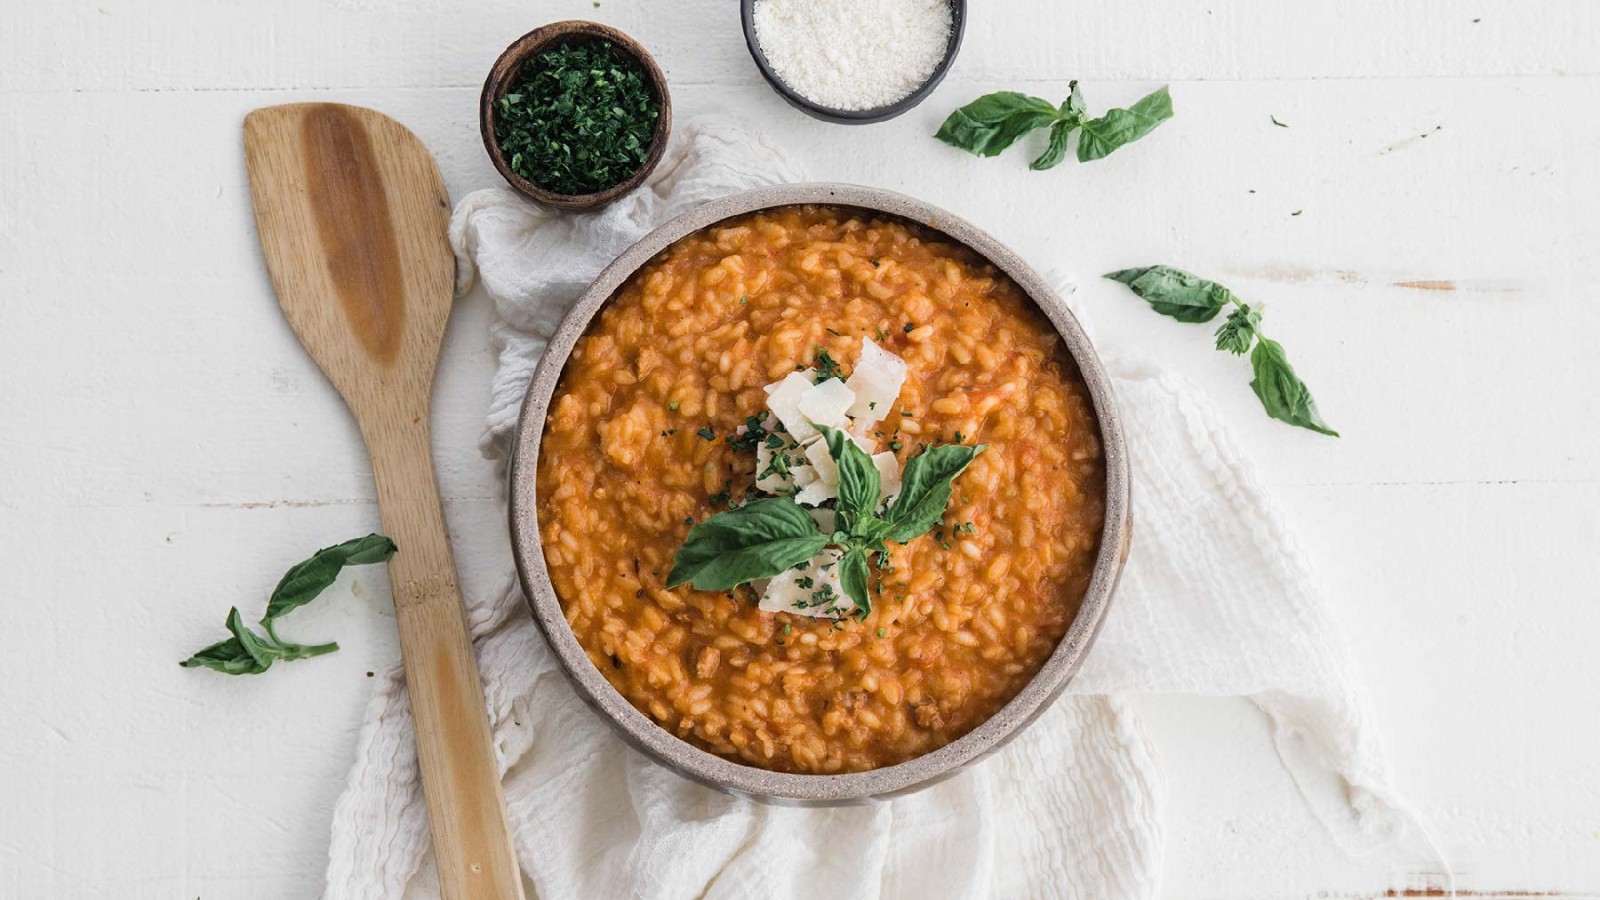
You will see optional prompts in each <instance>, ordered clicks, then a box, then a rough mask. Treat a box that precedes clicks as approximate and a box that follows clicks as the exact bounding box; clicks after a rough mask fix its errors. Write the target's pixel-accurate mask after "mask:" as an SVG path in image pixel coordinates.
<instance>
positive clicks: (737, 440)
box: [726, 416, 782, 450]
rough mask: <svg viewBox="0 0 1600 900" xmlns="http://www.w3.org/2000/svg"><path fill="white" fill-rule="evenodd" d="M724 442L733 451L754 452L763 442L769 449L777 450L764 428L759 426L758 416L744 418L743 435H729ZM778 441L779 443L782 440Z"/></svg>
mask: <svg viewBox="0 0 1600 900" xmlns="http://www.w3.org/2000/svg"><path fill="white" fill-rule="evenodd" d="M726 440H727V442H728V444H729V446H731V447H733V449H735V450H754V449H755V448H756V447H758V446H760V445H761V442H762V441H763V440H765V441H766V442H767V447H768V448H769V449H777V448H776V447H773V446H772V438H771V437H770V436H769V435H768V433H767V428H766V426H765V425H762V424H761V417H760V416H748V417H746V418H745V420H744V434H730V435H728V437H727V438H726ZM779 440H780V442H781V440H782V439H781V438H780V439H779Z"/></svg>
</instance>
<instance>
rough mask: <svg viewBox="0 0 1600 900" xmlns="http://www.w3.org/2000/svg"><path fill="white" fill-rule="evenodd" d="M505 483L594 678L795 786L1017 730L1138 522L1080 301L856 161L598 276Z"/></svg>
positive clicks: (1097, 614)
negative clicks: (854, 172)
mask: <svg viewBox="0 0 1600 900" xmlns="http://www.w3.org/2000/svg"><path fill="white" fill-rule="evenodd" d="M511 490H512V504H511V528H512V536H513V545H514V549H515V552H516V555H517V563H518V569H519V572H520V574H521V577H522V581H523V587H524V589H525V592H526V594H527V596H528V598H529V602H530V605H531V606H532V608H533V612H534V615H535V618H536V620H537V621H538V622H539V624H540V627H541V628H542V629H543V631H544V633H545V636H546V638H547V639H548V641H549V643H550V645H551V647H552V649H553V650H554V652H555V655H556V657H557V659H558V660H559V661H560V663H561V665H562V667H563V669H564V670H565V672H566V674H567V675H568V676H569V677H570V679H571V680H572V682H573V684H574V686H575V687H576V688H577V690H578V692H579V694H580V695H581V696H583V697H584V698H585V699H586V700H587V701H588V702H589V703H590V704H591V705H592V706H593V707H595V708H596V710H597V711H598V712H599V713H600V714H601V715H602V716H604V717H606V718H607V719H608V720H609V721H610V722H611V723H612V724H613V726H615V727H616V728H617V730H618V731H619V732H620V733H621V734H622V736H623V737H624V738H626V739H627V740H629V741H630V742H631V743H633V744H634V745H635V746H636V747H638V748H639V749H641V750H643V751H644V752H646V753H647V754H649V755H650V756H652V757H654V758H655V759H656V760H658V761H660V762H662V763H663V764H665V765H667V766H669V767H671V768H673V769H674V770H676V771H678V772H680V773H681V774H683V775H685V776H688V777H690V778H694V779H696V780H698V781H701V782H703V783H706V784H709V785H712V786H714V787H718V788H721V789H724V790H729V791H733V792H736V793H743V794H748V795H752V796H756V797H758V798H762V799H770V800H774V801H778V802H789V803H810V804H824V803H841V802H850V801H858V800H862V799H865V798H869V797H882V796H889V795H893V794H897V793H903V792H905V791H909V790H914V789H916V788H919V787H922V786H925V785H927V784H930V783H933V782H935V781H938V780H940V779H941V778H943V777H946V776H948V775H949V774H951V773H953V772H955V771H956V770H958V769H959V768H960V767H961V766H963V765H966V764H967V763H970V762H972V761H973V760H975V759H978V758H980V757H982V756H983V755H985V754H986V753H988V752H990V751H992V750H994V749H995V748H996V747H998V746H999V745H1000V744H1001V743H1003V742H1004V741H1005V740H1006V739H1008V738H1009V737H1011V736H1013V735H1014V734H1015V733H1016V732H1018V731H1020V730H1021V729H1022V728H1023V727H1025V726H1026V724H1027V723H1028V722H1029V721H1031V720H1032V719H1033V718H1034V717H1035V716H1037V715H1038V714H1039V713H1040V712H1042V711H1043V709H1044V708H1045V707H1046V706H1047V705H1048V704H1049V702H1050V701H1051V700H1052V699H1053V698H1054V697H1055V695H1056V694H1057V693H1059V691H1060V690H1061V688H1062V687H1063V686H1064V685H1065V684H1066V682H1067V681H1068V680H1069V679H1070V677H1071V676H1072V674H1073V673H1074V672H1075V671H1076V670H1077V668H1078V666H1079V665H1080V664H1081V661H1082V658H1083V655H1084V653H1085V652H1086V651H1087V650H1088V648H1089V645H1090V643H1091V642H1092V640H1093V637H1094V634H1095V632H1096V631H1097V629H1098V627H1099V624H1100V622H1101V620H1102V618H1103V616H1104V613H1105V610H1106V607H1107V604H1108V603H1109V600H1110V596H1111V592H1112V589H1113V587H1114V585H1115V581H1116V577H1117V574H1118V572H1119V570H1120V567H1121V562H1122V559H1123V558H1124V556H1125V554H1126V549H1127V542H1128V540H1129V534H1130V532H1129V522H1128V473H1127V457H1126V451H1125V448H1124V446H1123V443H1122V436H1121V432H1120V429H1119V427H1118V424H1117V417H1116V412H1115V409H1114V408H1113V404H1112V397H1111V394H1110V389H1109V385H1108V384H1107V381H1106V377H1105V375H1104V373H1103V372H1102V371H1101V369H1100V365H1099V362H1098V360H1097V359H1096V358H1095V356H1094V353H1093V350H1092V348H1091V347H1090V345H1089V343H1088V341H1087V339H1086V337H1085V336H1084V334H1083V332H1082V330H1081V329H1080V328H1079V326H1078V325H1077V323H1076V321H1075V320H1074V319H1073V318H1072V316H1071V314H1070V313H1069V312H1068V311H1067V309H1066V307H1065V305H1064V304H1063V303H1062V302H1061V300H1060V299H1059V298H1058V297H1057V296H1056V295H1055V294H1054V293H1053V292H1052V291H1051V290H1050V288H1049V286H1048V285H1046V284H1045V283H1044V282H1043V281H1042V280H1041V279H1040V278H1039V277H1038V276H1037V275H1036V274H1035V273H1033V271H1032V270H1031V269H1029V268H1027V267H1026V266H1025V265H1024V264H1023V263H1022V262H1021V261H1020V260H1019V259H1018V258H1017V257H1016V256H1015V255H1013V254H1012V253H1010V252H1009V251H1008V250H1006V249H1005V248H1004V247H1003V246H1001V245H1000V244H998V243H997V242H995V241H994V240H993V239H992V238H990V237H989V236H987V235H986V234H984V233H983V232H981V231H979V230H978V229H976V228H975V227H973V226H971V225H968V224H967V223H965V222H962V221H961V220H959V219H956V218H954V217H952V216H950V215H949V214H947V213H944V212H942V211H940V210H938V209H935V208H933V207H930V206H927V205H926V204H922V203H920V202H917V201H914V200H911V199H909V198H906V197H902V196H900V195H897V194H892V193H889V192H885V191H879V190H875V189H870V188H861V187H852V186H846V185H794V186H786V187H776V188H764V189H758V190H755V191H751V192H747V193H744V194H740V195H736V196H734V197H730V198H726V199H723V200H720V201H715V202H713V203H710V204H707V205H706V206H704V207H701V208H700V209H698V210H695V211H694V212H691V213H688V214H686V215H684V216H681V217H679V218H678V219H675V220H673V221H671V222H669V223H667V224H666V225H663V226H662V227H661V228H659V229H657V230H656V231H655V232H653V233H652V234H651V235H649V236H647V237H646V238H644V239H643V240H642V241H640V242H639V243H638V244H637V245H635V246H634V247H633V248H631V249H630V250H628V251H627V252H626V253H624V254H623V255H622V256H621V257H620V258H619V259H618V260H617V261H616V262H615V263H613V264H612V265H611V266H610V267H608V268H607V269H606V270H605V271H604V272H602V273H601V275H600V276H599V278H598V279H597V280H596V281H595V283H594V285H593V286H592V287H591V288H590V290H589V292H588V293H587V294H586V295H585V296H584V297H583V298H582V299H580V301H579V302H578V304H577V305H576V307H575V308H574V310H573V311H572V312H571V313H570V314H569V315H568V317H567V319H566V321H565V322H564V323H563V324H562V326H561V327H560V329H559V330H558V331H557V333H556V335H555V336H554V338H553V339H552V341H551V344H550V347H549V350H548V351H547V352H546V355H545V357H544V360H543V361H542V362H541V364H540V367H539V370H538V372H537V373H536V375H535V378H534V381H533V383H532V385H531V386H530V388H529V392H528V397H527V400H526V402H525V404H524V408H523V414H522V421H521V425H520V428H519V431H518V435H517V439H516V453H515V458H514V462H513V465H512V477H511Z"/></svg>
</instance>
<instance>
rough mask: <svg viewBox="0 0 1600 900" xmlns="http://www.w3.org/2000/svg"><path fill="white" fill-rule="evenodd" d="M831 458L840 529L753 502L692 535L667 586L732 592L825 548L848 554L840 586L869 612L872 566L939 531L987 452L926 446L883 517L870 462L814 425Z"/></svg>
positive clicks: (784, 507) (838, 435)
mask: <svg viewBox="0 0 1600 900" xmlns="http://www.w3.org/2000/svg"><path fill="white" fill-rule="evenodd" d="M817 428H818V430H820V431H821V432H822V439H823V440H824V441H826V442H827V445H828V455H829V456H831V457H833V461H834V465H835V466H837V467H838V470H839V490H838V499H837V500H836V501H835V503H834V512H835V513H836V514H837V517H838V529H837V530H836V531H834V532H833V533H831V534H826V533H824V532H823V531H822V530H821V528H820V527H819V526H818V525H817V522H816V520H815V519H813V518H812V517H811V514H810V513H808V512H806V510H805V509H804V508H803V507H801V506H800V504H798V503H796V502H795V501H793V500H792V499H788V498H781V497H780V498H769V499H765V500H754V501H751V502H750V503H747V504H745V505H744V506H741V507H738V508H735V509H730V510H728V511H727V512H720V513H717V514H716V515H714V516H712V517H711V518H709V519H706V520H705V521H704V522H700V523H699V524H697V525H695V526H694V527H693V528H691V529H689V535H688V537H686V538H684V541H683V546H682V547H680V548H678V552H677V554H676V555H675V556H674V557H673V560H672V571H671V572H669V573H668V574H667V587H668V588H675V587H677V586H678V585H680V584H692V585H693V586H694V587H695V589H696V590H702V591H727V590H732V589H733V588H735V587H737V586H739V585H741V584H746V583H748V582H751V581H755V580H757V579H760V578H772V577H774V576H776V575H780V574H782V573H783V572H784V571H785V570H787V569H792V568H794V567H795V566H798V565H801V564H803V563H805V562H806V561H807V560H809V559H811V558H812V557H814V556H816V555H817V554H818V553H821V552H822V551H823V550H824V549H825V548H827V547H837V548H839V549H840V550H842V551H843V553H844V555H843V557H842V558H841V559H840V561H839V584H840V587H842V588H844V592H845V594H846V596H848V597H849V598H850V599H851V601H853V602H854V603H855V605H856V614H857V615H859V616H861V617H863V618H864V617H865V616H866V615H867V614H868V613H870V612H871V611H872V597H871V594H870V592H869V590H868V587H867V582H868V580H869V578H870V576H871V569H870V566H871V563H872V561H875V560H877V559H879V557H878V554H881V553H887V552H888V549H889V548H888V545H887V544H886V543H885V542H886V541H894V542H896V543H900V544H904V543H907V542H909V541H911V540H912V539H913V538H916V537H919V536H921V535H923V534H926V533H927V532H928V531H929V530H930V529H932V528H933V526H935V525H937V524H939V519H940V518H941V517H942V516H943V515H944V509H945V506H946V505H947V504H948V503H949V502H950V493H951V489H952V483H953V482H954V481H955V479H956V477H957V476H959V475H960V474H961V473H962V472H963V471H964V470H965V469H966V468H967V466H968V465H969V464H970V463H971V462H972V460H973V459H974V458H976V457H977V455H978V454H979V453H982V452H983V451H984V450H985V449H986V446H985V445H983V444H979V445H977V446H975V447H969V446H965V445H960V444H944V445H939V446H929V447H926V448H924V449H923V451H922V452H921V453H918V454H917V455H916V456H913V457H911V459H909V460H907V462H906V466H905V471H904V472H903V473H902V474H901V484H900V492H899V493H898V494H897V495H895V498H894V500H893V501H891V502H890V503H889V505H888V507H887V508H886V509H885V510H884V511H883V513H882V515H880V514H879V513H878V493H879V491H880V490H881V489H882V478H881V476H880V475H879V474H878V467H877V466H876V465H874V464H873V462H872V457H870V456H868V455H867V453H866V451H864V450H862V449H861V448H860V447H858V446H856V443H855V441H853V440H851V439H850V436H849V435H848V434H846V433H844V432H843V431H840V430H838V429H836V428H829V427H827V426H825V425H819V426H817Z"/></svg>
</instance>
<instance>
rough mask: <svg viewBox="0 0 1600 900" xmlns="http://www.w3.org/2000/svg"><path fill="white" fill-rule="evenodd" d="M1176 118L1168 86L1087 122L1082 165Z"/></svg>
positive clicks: (1081, 147) (1080, 155) (1081, 138)
mask: <svg viewBox="0 0 1600 900" xmlns="http://www.w3.org/2000/svg"><path fill="white" fill-rule="evenodd" d="M1170 118H1172V97H1171V95H1169V94H1168V93H1167V89H1166V87H1165V86H1162V87H1161V88H1160V89H1158V90H1156V91H1155V92H1153V93H1151V94H1149V95H1147V96H1145V97H1143V98H1142V99H1140V100H1139V102H1138V103H1135V104H1134V105H1132V106H1130V107H1128V108H1127V109H1113V110H1109V111H1107V112H1106V114H1105V115H1103V116H1101V117H1100V118H1098V119H1089V120H1087V121H1085V122H1084V123H1083V126H1082V128H1083V133H1082V134H1080V135H1078V162H1091V161H1093V160H1096V159H1101V158H1104V157H1106V156H1109V155H1110V154H1111V152H1112V151H1114V150H1116V149H1117V148H1119V147H1123V146H1125V145H1127V144H1131V143H1133V142H1134V141H1137V140H1138V139H1139V138H1142V137H1144V136H1145V135H1147V134H1149V133H1150V132H1151V131H1153V130H1155V127H1156V126H1157V125H1160V124H1161V123H1162V122H1165V121H1166V120H1168V119H1170Z"/></svg>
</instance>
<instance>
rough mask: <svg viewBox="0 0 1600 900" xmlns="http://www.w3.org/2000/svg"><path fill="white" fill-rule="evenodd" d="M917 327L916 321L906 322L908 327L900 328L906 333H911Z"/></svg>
mask: <svg viewBox="0 0 1600 900" xmlns="http://www.w3.org/2000/svg"><path fill="white" fill-rule="evenodd" d="M916 327H917V326H916V324H915V323H913V322H907V323H906V327H904V328H902V329H900V330H901V331H904V332H905V333H906V334H910V333H911V332H912V331H914V330H915V329H916Z"/></svg>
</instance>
